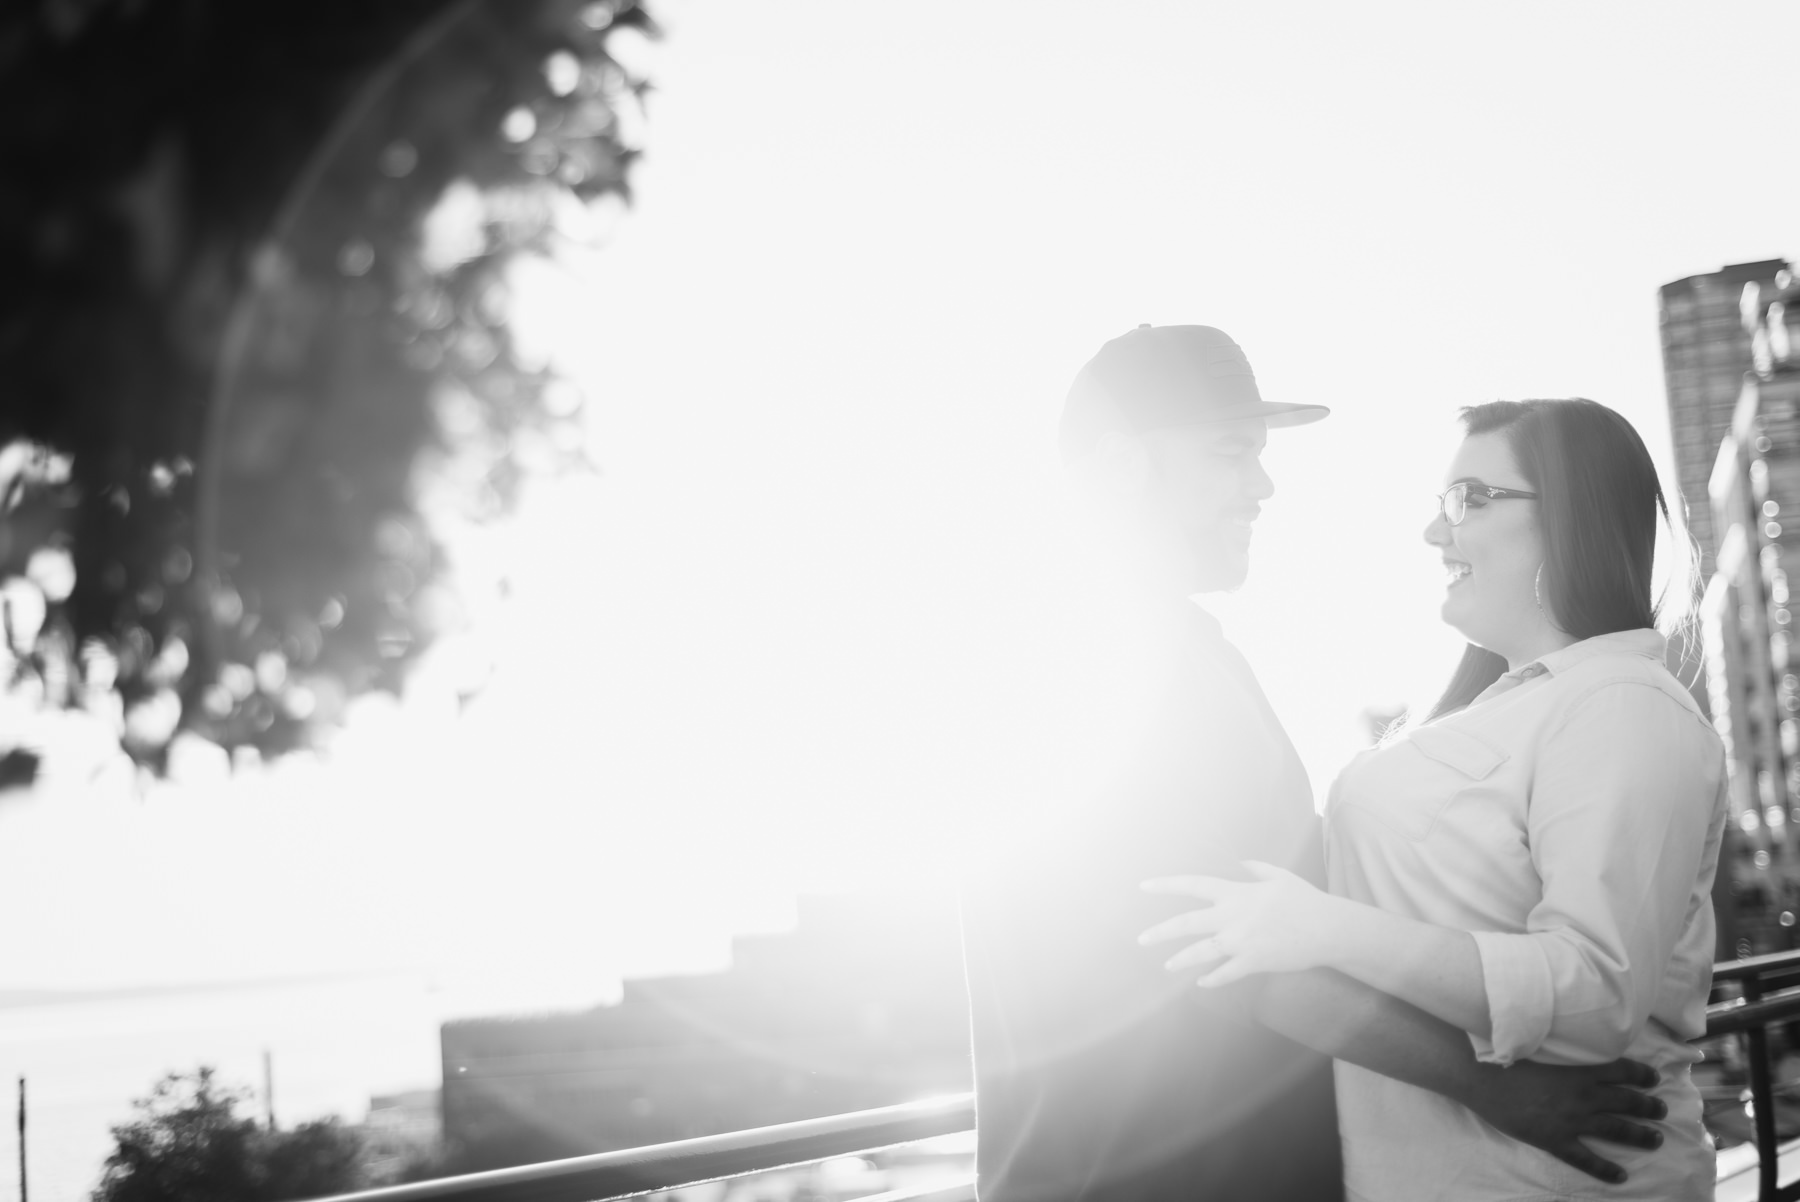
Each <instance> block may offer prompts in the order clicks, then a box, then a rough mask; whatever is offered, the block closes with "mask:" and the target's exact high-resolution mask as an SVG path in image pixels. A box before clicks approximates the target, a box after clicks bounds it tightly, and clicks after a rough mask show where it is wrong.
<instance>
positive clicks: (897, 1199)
mask: <svg viewBox="0 0 1800 1202" xmlns="http://www.w3.org/2000/svg"><path fill="white" fill-rule="evenodd" d="M974 1128H975V1096H974V1095H973V1094H956V1095H953V1096H951V1097H947V1098H940V1099H934V1100H932V1101H928V1102H911V1103H908V1104H906V1105H904V1106H886V1107H883V1108H881V1109H880V1110H861V1111H856V1112H854V1113H852V1114H834V1115H830V1116H828V1117H826V1118H820V1119H805V1120H802V1121H801V1122H798V1123H781V1124H779V1125H777V1126H773V1127H753V1128H751V1129H749V1130H748V1131H731V1132H727V1133H726V1134H724V1135H706V1136H701V1137H700V1138H699V1139H682V1140H676V1141H674V1142H672V1143H666V1144H651V1145H649V1146H648V1147H643V1148H627V1149H625V1150H623V1151H619V1152H601V1153H598V1154H596V1155H593V1156H574V1157H571V1158H569V1159H567V1160H550V1161H545V1162H544V1163H542V1164H524V1165H519V1166H517V1167H516V1168H510V1169H492V1170H490V1171H488V1172H485V1173H468V1174H465V1175H463V1176H461V1177H444V1178H440V1179H439V1180H437V1181H419V1182H415V1183H413V1184H410V1185H391V1186H388V1187H386V1188H384V1189H373V1190H364V1191H362V1192H360V1193H355V1194H339V1195H336V1196H335V1197H332V1198H327V1199H320V1200H319V1202H603V1200H604V1199H611V1198H628V1197H631V1196H632V1195H634V1194H645V1193H652V1192H655V1191H657V1190H668V1189H679V1188H681V1187H682V1186H686V1185H698V1184H699V1183H701V1182H703V1181H717V1180H719V1179H720V1178H722V1177H739V1176H742V1175H744V1174H746V1173H760V1172H765V1171H767V1170H769V1169H779V1168H785V1167H787V1166H789V1165H799V1164H806V1163H808V1162H811V1161H816V1160H826V1159H829V1158H830V1157H833V1156H851V1155H855V1154H858V1153H863V1152H872V1151H874V1150H876V1149H877V1148H891V1147H893V1146H895V1145H896V1144H910V1143H914V1142H916V1141H918V1140H922V1139H932V1138H934V1137H936V1136H940V1135H957V1134H960V1133H963V1132H966V1131H972V1130H974ZM974 1197H975V1189H974V1183H973V1181H957V1182H954V1183H952V1184H949V1185H945V1186H938V1187H932V1188H929V1189H922V1190H913V1191H904V1190H897V1191H893V1192H891V1193H887V1194H882V1195H880V1198H881V1199H882V1202H972V1200H973V1198H974ZM864 1202H875V1200H874V1199H865V1200H864Z"/></svg>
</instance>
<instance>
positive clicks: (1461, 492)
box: [1444, 484, 1469, 526]
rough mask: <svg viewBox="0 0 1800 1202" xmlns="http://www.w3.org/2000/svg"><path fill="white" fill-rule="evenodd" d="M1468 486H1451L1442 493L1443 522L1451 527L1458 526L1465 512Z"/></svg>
mask: <svg viewBox="0 0 1800 1202" xmlns="http://www.w3.org/2000/svg"><path fill="white" fill-rule="evenodd" d="M1468 496H1469V486H1468V485H1466V484H1452V485H1451V486H1450V487H1449V488H1448V489H1446V490H1445V491H1444V521H1446V522H1448V523H1449V524H1450V525H1452V526H1456V525H1460V524H1461V522H1462V520H1463V514H1464V513H1465V512H1466V511H1467V509H1468V505H1467V501H1468Z"/></svg>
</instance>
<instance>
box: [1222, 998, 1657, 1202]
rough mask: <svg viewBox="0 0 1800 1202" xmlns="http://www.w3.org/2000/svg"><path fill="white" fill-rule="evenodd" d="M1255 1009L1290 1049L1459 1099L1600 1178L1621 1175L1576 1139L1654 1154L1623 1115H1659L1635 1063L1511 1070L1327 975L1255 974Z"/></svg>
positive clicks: (1420, 1014) (1442, 1029)
mask: <svg viewBox="0 0 1800 1202" xmlns="http://www.w3.org/2000/svg"><path fill="white" fill-rule="evenodd" d="M1263 981H1264V982H1265V984H1264V985H1263V988H1262V991H1261V996H1260V998H1259V999H1258V1000H1257V1004H1256V1006H1255V1012H1256V1015H1257V1018H1258V1019H1259V1020H1260V1021H1261V1022H1262V1023H1263V1025H1264V1026H1266V1027H1268V1028H1269V1029H1270V1030H1272V1031H1275V1032H1276V1033H1278V1034H1281V1035H1284V1036H1286V1037H1287V1038H1289V1039H1292V1040H1293V1041H1295V1042H1296V1043H1300V1044H1304V1045H1305V1046H1307V1047H1309V1048H1312V1049H1314V1050H1315V1051H1319V1052H1323V1053H1324V1054H1325V1055H1327V1056H1331V1057H1333V1058H1335V1059H1338V1060H1344V1061H1348V1062H1349V1063H1351V1064H1355V1065H1359V1066H1360V1067H1362V1068H1366V1069H1369V1070H1370V1071H1372V1072H1377V1073H1380V1074H1381V1075H1382V1076H1384V1077H1392V1078H1394V1079H1395V1080H1397V1081H1404V1082H1406V1083H1407V1084H1408V1085H1416V1086H1418V1087H1419V1088H1421V1089H1428V1090H1430V1091H1431V1092H1432V1093H1436V1094H1441V1095H1442V1096H1444V1097H1446V1098H1449V1099H1451V1100H1452V1101H1455V1102H1460V1103H1462V1104H1463V1105H1464V1106H1467V1107H1468V1108H1469V1109H1470V1110H1472V1111H1474V1112H1475V1113H1476V1114H1477V1115H1480V1116H1481V1117H1482V1118H1483V1119H1485V1120H1486V1121H1487V1122H1488V1123H1489V1124H1491V1125H1492V1126H1493V1127H1495V1128H1496V1129H1498V1130H1499V1131H1501V1132H1503V1133H1505V1134H1506V1135H1510V1136H1512V1137H1513V1138H1514V1139H1517V1140H1521V1141H1523V1142H1525V1143H1528V1144H1530V1145H1532V1146H1533V1147H1535V1148H1540V1149H1542V1150H1543V1151H1545V1152H1548V1153H1550V1155H1552V1156H1554V1157H1556V1158H1557V1159H1558V1160H1561V1161H1564V1162H1566V1163H1568V1164H1570V1165H1573V1166H1574V1167H1575V1168H1578V1169H1580V1170H1581V1171H1582V1172H1584V1173H1587V1174H1588V1175H1589V1176H1592V1177H1597V1178H1599V1179H1600V1180H1602V1181H1611V1182H1619V1181H1623V1180H1624V1179H1625V1173H1624V1170H1622V1169H1621V1168H1620V1167H1619V1166H1618V1165H1616V1164H1614V1163H1613V1162H1611V1161H1609V1160H1606V1159H1605V1158H1603V1157H1601V1156H1599V1155H1597V1154H1596V1153H1594V1152H1593V1151H1592V1150H1591V1149H1589V1148H1588V1147H1587V1146H1586V1145H1585V1144H1584V1143H1582V1142H1581V1140H1582V1138H1583V1137H1586V1138H1588V1139H1603V1140H1610V1141H1612V1142H1614V1143H1621V1144H1628V1145H1631V1146H1634V1147H1640V1148H1655V1147H1657V1146H1659V1145H1660V1144H1661V1143H1662V1136H1661V1135H1660V1134H1659V1133H1658V1132H1656V1131H1655V1130H1653V1129H1652V1128H1649V1127H1645V1126H1643V1125H1641V1124H1639V1123H1634V1122H1631V1121H1629V1120H1630V1119H1631V1118H1649V1119H1659V1118H1662V1117H1663V1115H1664V1114H1665V1112H1666V1109H1667V1108H1666V1107H1665V1106H1664V1105H1663V1103H1662V1102H1661V1101H1660V1100H1658V1099H1657V1098H1654V1097H1651V1096H1649V1095H1648V1094H1645V1093H1640V1092H1638V1091H1639V1090H1642V1089H1648V1088H1649V1087H1650V1086H1652V1085H1654V1084H1655V1083H1656V1079H1657V1078H1656V1070H1654V1069H1652V1068H1649V1067H1648V1066H1646V1065H1642V1064H1638V1063H1636V1062H1635V1061H1630V1060H1619V1061H1615V1062H1613V1063H1612V1064H1608V1065H1595V1066H1579V1067H1577V1066H1568V1067H1564V1066H1552V1065H1544V1064H1535V1063H1532V1062H1529V1061H1521V1062H1519V1063H1516V1064H1513V1065H1511V1066H1510V1067H1506V1068H1501V1067H1500V1066H1498V1065H1493V1064H1483V1063H1481V1062H1480V1061H1478V1060H1476V1059H1475V1052H1474V1049H1473V1048H1472V1047H1470V1045H1469V1037H1468V1036H1467V1035H1465V1034H1464V1033H1463V1032H1461V1031H1459V1030H1457V1029H1456V1028H1455V1027H1452V1026H1451V1025H1450V1024H1449V1023H1446V1022H1443V1021H1441V1020H1439V1019H1436V1018H1433V1017H1432V1016H1431V1015H1429V1014H1426V1013H1425V1012H1424V1011H1422V1010H1419V1009H1417V1008H1416V1007H1413V1006H1409V1005H1407V1004H1406V1003H1405V1002H1402V1001H1399V1000H1398V999H1396V998H1392V997H1389V996H1388V995H1386V994H1384V993H1380V992H1377V991H1376V990H1374V989H1371V988H1369V987H1368V986H1366V985H1363V984H1361V983H1360V982H1357V981H1353V980H1351V979H1350V978H1349V977H1346V976H1343V975H1342V974H1340V973H1336V972H1332V971H1329V970H1326V969H1312V970H1308V971H1306V972H1294V973H1275V974H1272V975H1270V976H1268V977H1265V978H1263Z"/></svg>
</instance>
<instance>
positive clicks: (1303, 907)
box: [1138, 860, 1336, 986]
mask: <svg viewBox="0 0 1800 1202" xmlns="http://www.w3.org/2000/svg"><path fill="white" fill-rule="evenodd" d="M1244 867H1245V868H1246V869H1248V870H1249V872H1250V874H1251V875H1252V876H1254V877H1255V878H1256V879H1255V880H1253V881H1228V880H1225V879H1223V878H1221V877H1212V876H1167V877H1157V878H1156V879H1154V880H1149V881H1145V882H1143V884H1142V886H1141V888H1142V889H1143V890H1144V891H1145V892H1147V893H1170V894H1178V895H1182V896H1187V897H1196V898H1200V899H1201V900H1203V901H1206V902H1210V903H1211V904H1210V905H1208V906H1207V907H1206V908H1205V909H1201V910H1189V911H1188V912H1186V913H1185V914H1177V915H1176V916H1175V917H1173V918H1170V919H1168V920H1166V921H1164V922H1159V923H1157V924H1156V925H1155V926H1153V927H1151V928H1150V929H1149V930H1147V931H1145V932H1144V933H1143V934H1142V935H1139V936H1138V942H1139V943H1141V944H1153V943H1163V942H1166V941H1168V940H1171V939H1185V938H1192V937H1194V936H1200V938H1199V939H1198V941H1197V942H1194V943H1191V944H1189V945H1188V946H1187V947H1185V948H1183V949H1182V950H1180V951H1178V952H1176V953H1175V954H1174V955H1173V956H1171V957H1170V958H1169V959H1168V960H1167V961H1166V962H1165V963H1164V967H1165V968H1167V969H1168V970H1169V971H1170V972H1184V971H1188V970H1191V969H1194V968H1199V967H1201V966H1203V965H1204V966H1210V967H1209V968H1208V971H1206V972H1205V973H1203V974H1202V975H1201V977H1200V979H1199V984H1201V985H1204V986H1213V985H1227V984H1230V983H1231V982H1233V981H1237V980H1241V979H1242V978H1244V977H1247V976H1250V975H1251V974H1253V973H1259V972H1297V971H1299V970H1301V969H1307V968H1318V967H1321V966H1325V965H1327V964H1329V962H1330V957H1331V945H1332V942H1333V940H1332V936H1331V930H1332V925H1333V924H1332V918H1333V914H1334V903H1335V902H1336V899H1335V898H1333V897H1332V896H1331V895H1330V894H1328V893H1324V892H1321V891H1320V890H1318V889H1315V888H1314V887H1313V886H1312V885H1310V884H1308V883H1307V882H1306V881H1304V880H1302V879H1301V878H1300V877H1297V876H1295V875H1294V874H1293V873H1291V872H1287V871H1285V870H1284V869H1280V868H1277V867H1275V866H1274V865H1273V864H1264V863H1261V862H1260V861H1257V860H1246V861H1244Z"/></svg>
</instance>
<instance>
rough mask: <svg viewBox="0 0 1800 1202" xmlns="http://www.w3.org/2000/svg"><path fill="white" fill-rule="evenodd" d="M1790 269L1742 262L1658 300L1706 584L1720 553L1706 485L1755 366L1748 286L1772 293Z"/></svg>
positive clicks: (1679, 466)
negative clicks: (1744, 306)
mask: <svg viewBox="0 0 1800 1202" xmlns="http://www.w3.org/2000/svg"><path fill="white" fill-rule="evenodd" d="M1786 269H1787V263H1786V262H1784V261H1783V260H1781V259H1765V260H1763V261H1761V262H1757V263H1735V264H1733V265H1731V266H1729V267H1725V268H1722V269H1720V270H1719V271H1715V272H1712V273H1710V274H1708V275H1695V276H1689V277H1687V278H1686V279H1683V280H1675V281H1673V282H1672V283H1668V284H1664V285H1663V286H1662V289H1661V292H1660V294H1659V297H1658V301H1659V303H1658V306H1657V308H1658V320H1659V323H1660V326H1661V330H1662V358H1663V382H1664V385H1665V387H1666V389H1667V391H1668V401H1669V426H1670V432H1671V434H1672V435H1673V443H1674V451H1675V475H1676V483H1677V485H1678V486H1679V488H1680V490H1681V495H1682V497H1683V498H1685V500H1686V501H1687V508H1688V515H1687V525H1688V532H1689V533H1690V534H1692V535H1693V536H1694V541H1695V542H1696V544H1698V546H1699V549H1700V562H1699V563H1698V564H1697V565H1696V566H1697V567H1698V568H1699V571H1700V579H1701V580H1706V579H1708V578H1710V577H1711V575H1712V571H1713V565H1714V562H1715V559H1716V557H1717V554H1718V549H1719V544H1718V535H1717V533H1715V531H1714V528H1713V519H1712V513H1711V510H1710V508H1709V506H1708V504H1707V482H1708V480H1709V479H1710V477H1711V475H1712V470H1713V462H1714V460H1715V458H1716V457H1717V455H1718V450H1719V444H1720V442H1721V441H1722V440H1723V439H1724V437H1725V435H1726V433H1727V432H1728V431H1729V430H1730V429H1731V419H1732V414H1733V413H1734V412H1735V410H1736V408H1737V403H1738V393H1739V391H1740V389H1741V387H1742V385H1743V380H1744V373H1746V372H1748V371H1749V370H1750V369H1751V365H1752V364H1751V346H1750V342H1751V334H1750V332H1749V331H1747V330H1746V329H1745V328H1744V322H1743V320H1742V315H1741V313H1740V311H1739V302H1740V300H1741V298H1742V296H1743V293H1744V287H1745V285H1747V284H1757V285H1759V286H1762V287H1765V288H1767V287H1771V286H1773V284H1774V282H1775V277H1776V275H1777V274H1779V273H1780V272H1782V271H1785V270H1786Z"/></svg>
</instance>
